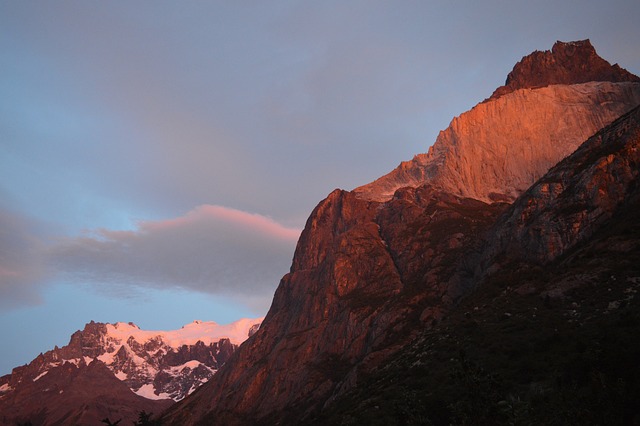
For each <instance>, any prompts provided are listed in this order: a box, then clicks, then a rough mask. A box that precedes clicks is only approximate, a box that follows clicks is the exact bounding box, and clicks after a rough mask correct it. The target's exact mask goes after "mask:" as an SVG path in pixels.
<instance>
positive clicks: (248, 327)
mask: <svg viewBox="0 0 640 426" xmlns="http://www.w3.org/2000/svg"><path fill="white" fill-rule="evenodd" d="M261 321H262V318H257V319H248V318H244V319H241V320H237V321H235V322H233V323H230V324H226V325H220V324H217V323H215V322H213V321H198V320H196V321H194V322H192V323H189V324H186V325H185V326H183V327H182V328H180V329H178V330H169V331H162V330H160V331H158V330H155V331H154V330H152V331H148V330H141V329H140V328H139V327H138V326H136V325H135V324H133V323H123V322H119V323H115V324H109V323H96V322H94V321H91V322H89V323H88V324H86V325H85V327H84V329H82V330H78V331H76V332H75V333H73V334H72V335H71V338H70V340H69V344H68V345H66V346H63V347H61V348H58V347H57V346H56V347H55V348H54V349H53V350H51V351H48V352H45V353H41V354H40V355H39V356H37V357H36V358H35V359H34V360H33V361H32V362H30V363H29V364H27V365H24V366H21V367H16V368H14V369H13V371H12V373H11V374H8V375H6V376H3V377H0V412H2V413H3V416H0V424H12V421H15V419H21V418H22V419H33V420H35V419H39V418H41V417H42V421H43V422H44V423H42V424H69V425H72V424H76V423H74V422H75V421H77V419H76V420H73V419H74V418H76V417H75V416H76V415H80V414H78V413H76V412H75V411H74V410H76V409H77V408H78V407H75V408H74V407H72V408H69V407H68V405H71V404H70V403H69V402H67V403H65V404H63V405H64V407H65V408H64V410H62V409H59V408H56V405H57V404H53V403H52V404H45V405H46V411H47V412H48V413H49V414H48V415H44V414H38V410H37V406H36V405H33V404H29V401H27V400H26V399H27V396H28V395H29V394H33V393H38V392H48V391H50V390H51V388H52V386H53V385H52V383H53V384H55V389H56V390H57V391H58V393H57V394H52V398H53V400H59V401H64V400H65V398H67V396H68V395H72V394H75V395H76V396H75V397H74V402H73V403H74V404H76V405H78V406H80V407H81V406H82V405H83V401H84V403H85V404H86V401H88V400H90V399H91V398H94V396H95V397H97V396H96V392H98V395H102V396H101V398H104V399H105V401H111V403H107V402H103V403H102V404H101V407H102V408H101V409H100V410H98V411H96V412H94V413H93V415H95V416H99V415H106V414H108V413H109V412H114V413H120V414H121V415H122V416H123V418H124V419H127V420H128V419H131V420H135V419H136V416H137V414H138V411H141V410H144V411H153V412H156V413H157V412H159V411H161V410H162V409H164V408H166V407H167V406H168V405H170V404H172V403H173V402H175V401H179V400H181V399H183V398H184V397H185V396H187V395H188V394H189V393H191V392H193V391H194V390H195V389H197V388H198V387H199V386H200V385H202V383H205V382H206V381H207V380H209V379H210V378H211V377H212V376H213V375H214V374H215V372H216V371H217V370H218V368H219V367H220V366H221V365H222V364H224V363H225V362H226V361H227V359H228V358H229V357H230V356H231V354H232V353H233V352H234V351H235V350H236V348H237V347H238V346H239V345H240V344H241V343H242V342H243V341H244V340H246V338H248V337H249V336H250V335H252V334H253V333H255V331H256V330H257V328H258V327H259V324H260V323H261ZM63 372H67V373H63ZM64 374H68V375H69V376H70V379H64V380H63V379H61V378H60V377H61V375H62V376H64ZM85 376H92V377H94V379H95V380H96V381H98V382H101V383H103V387H104V389H102V390H100V389H84V388H82V389H78V388H77V387H78V386H84V387H86V386H90V381H87V377H85ZM54 378H55V379H54ZM84 394H86V401H85V397H84V396H83V395H84ZM118 401H120V402H118ZM124 401H127V402H126V403H125V402H124ZM152 401H155V402H152ZM114 404H115V405H114ZM136 408H137V409H138V410H136ZM61 410H62V411H64V412H62V411H61ZM66 410H68V411H69V412H67V411H66ZM8 413H11V414H10V416H11V417H10V418H9V417H6V416H8V415H9V414H8ZM56 413H57V414H56ZM100 413H102V414H100ZM45 414H46V413H45ZM82 418H83V419H84V420H83V421H86V422H88V423H89V424H91V423H92V420H93V421H94V422H95V421H96V420H100V419H98V418H97V417H96V418H95V419H91V418H89V417H87V416H84V417H82ZM52 419H57V420H55V421H53V420H52Z"/></svg>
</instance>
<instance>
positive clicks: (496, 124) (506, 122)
mask: <svg viewBox="0 0 640 426" xmlns="http://www.w3.org/2000/svg"><path fill="white" fill-rule="evenodd" d="M639 104H640V83H611V82H591V83H584V84H576V85H569V86H565V85H555V86H549V87H543V88H538V89H519V90H516V91H514V92H512V93H509V94H506V95H504V96H501V97H499V98H497V99H493V100H491V101H488V102H483V103H480V104H478V105H476V106H475V107H474V108H472V109H471V110H470V111H468V112H465V113H463V114H461V115H460V116H459V117H456V118H454V119H453V120H452V121H451V124H450V125H449V127H448V128H447V129H446V130H444V131H442V132H440V134H439V135H438V138H437V139H436V142H435V143H434V144H433V146H432V147H431V148H429V152H428V153H426V154H418V155H416V156H415V157H414V158H413V159H412V160H411V161H407V162H403V163H401V164H400V166H398V167H397V168H396V169H395V170H393V171H392V172H390V173H389V174H387V175H385V176H382V177H381V178H379V179H377V180H375V181H373V182H372V183H369V184H367V185H364V186H361V187H359V188H356V189H354V192H355V193H356V194H357V195H358V197H360V198H363V199H367V200H377V201H384V200H388V199H390V198H391V197H392V196H393V193H394V192H395V191H396V190H397V189H398V188H402V187H405V186H412V187H416V186H419V185H422V184H423V183H427V182H428V183H430V184H431V185H433V186H435V187H437V188H440V189H442V190H443V191H445V192H450V193H452V194H456V195H459V196H462V197H470V198H475V199H478V200H482V201H485V202H493V201H513V200H514V199H515V198H516V197H517V196H518V195H520V194H521V193H522V192H523V191H524V190H525V189H527V188H528V187H529V186H531V185H532V184H533V183H534V182H535V181H536V180H537V179H539V178H540V177H541V176H542V175H543V174H544V173H546V172H547V170H549V168H550V167H551V166H553V165H554V164H556V163H557V162H558V161H560V160H562V159H563V158H564V157H566V156H567V155H569V154H571V153H572V152H573V151H575V149H576V148H577V147H578V146H579V145H580V143H582V142H584V141H585V140H586V139H587V138H588V137H590V136H591V135H593V134H594V133H595V132H596V131H598V130H599V129H601V128H602V127H604V126H606V125H608V124H609V123H611V122H612V121H613V120H615V119H616V118H618V117H619V116H620V115H622V114H624V113H626V112H628V111H629V110H631V109H632V108H634V107H635V106H637V105H639Z"/></svg>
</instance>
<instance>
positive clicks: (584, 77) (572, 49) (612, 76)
mask: <svg viewBox="0 0 640 426" xmlns="http://www.w3.org/2000/svg"><path fill="white" fill-rule="evenodd" d="M590 81H610V82H614V83H619V82H623V81H632V82H640V78H639V77H638V76H636V75H633V74H631V73H630V72H629V71H627V70H625V69H624V68H621V67H620V66H619V65H618V64H614V65H611V64H610V63H609V62H607V61H606V60H604V59H602V58H601V57H600V56H598V54H597V53H596V49H595V48H594V47H593V45H592V44H591V41H590V40H589V39H586V40H580V41H570V42H562V41H556V43H555V44H554V45H553V47H552V48H551V50H545V51H535V52H533V53H531V54H530V55H527V56H525V57H523V58H522V60H520V62H518V63H517V64H516V65H515V66H514V67H513V70H512V71H511V72H510V73H509V75H508V76H507V81H506V82H505V85H504V86H501V87H499V88H497V89H496V90H495V91H494V92H493V95H491V98H490V99H496V98H499V97H500V96H503V95H506V94H507V93H511V92H513V91H515V90H518V89H526V88H536V87H544V86H549V85H552V84H580V83H587V82H590Z"/></svg>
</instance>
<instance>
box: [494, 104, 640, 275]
mask: <svg viewBox="0 0 640 426" xmlns="http://www.w3.org/2000/svg"><path fill="white" fill-rule="evenodd" d="M639 166H640V107H638V108H635V109H634V110H632V111H631V112H629V113H627V114H625V115H624V116H622V117H621V118H620V119H618V120H616V121H615V122H614V123H613V124H611V125H610V126H608V127H607V128H605V129H603V130H601V131H600V132H598V133H596V134H595V135H594V136H593V137H591V138H590V139H589V140H587V141H586V142H585V143H584V144H582V145H581V146H580V148H579V149H578V150H577V151H576V152H575V153H574V154H572V155H571V156H569V157H567V158H566V159H565V160H563V161H562V162H560V163H559V164H558V165H556V166H555V167H553V168H552V169H551V170H550V171H549V172H548V173H547V174H546V175H545V176H544V177H543V178H542V179H540V180H539V181H538V182H536V184H535V185H533V186H532V187H531V188H530V189H529V190H528V191H527V192H525V193H524V194H523V195H522V196H521V197H520V198H518V200H516V202H515V203H514V204H513V205H512V206H511V207H510V208H509V210H508V211H507V212H505V215H504V216H503V217H502V218H501V219H500V220H499V221H498V222H497V224H496V226H495V227H494V228H493V229H492V231H491V233H490V234H489V236H488V237H487V240H488V241H489V243H490V247H489V248H488V249H487V251H486V253H485V258H486V259H490V262H492V263H493V264H491V265H486V266H485V267H486V269H487V270H495V269H496V268H497V267H498V265H499V263H500V262H501V261H502V262H504V261H505V260H506V261H509V262H513V261H527V262H534V263H538V264H545V263H548V262H551V261H553V260H555V259H556V258H558V257H559V256H560V255H562V254H564V253H567V251H569V250H570V249H571V248H572V247H574V246H575V245H576V244H578V243H580V242H581V241H584V240H586V239H588V238H589V237H591V236H592V235H593V234H594V232H596V231H597V230H598V229H600V228H602V227H603V226H604V225H605V224H606V223H607V222H609V221H610V220H611V219H612V217H613V216H614V215H615V214H618V213H619V211H620V210H621V209H623V208H624V206H625V205H627V204H629V203H636V204H637V202H638V201H639V199H640V191H639V190H638V188H639V186H638V184H639V183H640V180H639V177H640V167H639ZM635 213H636V215H637V211H636V212H635ZM486 261H487V262H488V260H486Z"/></svg>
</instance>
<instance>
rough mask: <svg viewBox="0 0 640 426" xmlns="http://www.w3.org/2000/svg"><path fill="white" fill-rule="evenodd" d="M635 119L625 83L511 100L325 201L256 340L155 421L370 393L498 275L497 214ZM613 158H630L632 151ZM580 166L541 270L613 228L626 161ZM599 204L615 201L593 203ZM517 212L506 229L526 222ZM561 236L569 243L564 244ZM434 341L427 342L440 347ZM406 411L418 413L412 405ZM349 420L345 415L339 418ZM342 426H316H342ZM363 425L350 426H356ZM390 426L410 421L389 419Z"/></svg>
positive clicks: (631, 179)
mask: <svg viewBox="0 0 640 426" xmlns="http://www.w3.org/2000/svg"><path fill="white" fill-rule="evenodd" d="M574 48H575V51H573V53H572V54H571V52H572V50H573V49H574ZM554 50H555V52H556V53H555V54H554V53H553V52H552V53H550V55H551V56H550V58H551V59H549V61H551V62H554V61H555V62H558V61H560V59H558V58H565V57H566V58H570V57H571V55H573V56H576V55H578V58H577V59H578V60H577V63H576V64H575V67H577V69H580V66H581V65H580V64H581V63H586V64H591V63H596V64H597V61H596V60H595V59H593V58H592V57H591V56H592V55H591V53H589V52H590V51H592V50H593V47H592V46H591V45H590V43H589V42H579V43H576V44H575V45H571V44H563V45H559V44H558V45H557V46H554ZM583 51H584V54H583ZM535 55H537V54H534V56H535ZM542 55H543V56H544V55H545V54H544V53H542ZM582 55H584V56H585V57H587V59H588V60H587V61H586V62H584V61H582V59H581V57H582ZM545 57H546V56H545ZM589 58H591V59H589ZM543 59H544V58H543ZM525 62H526V61H525ZM534 62H535V61H534ZM572 67H573V66H568V65H567V66H564V68H562V67H561V68H560V69H573V68H572ZM525 68H526V67H525ZM525 74H526V73H525ZM515 75H516V77H517V75H518V73H516V74H515ZM516 77H514V79H515V80H517V78H516ZM515 80H514V81H515ZM514 84H515V83H514ZM638 104H640V84H639V83H637V82H633V81H622V82H615V81H614V82H611V81H588V82H580V83H576V81H574V80H572V81H570V83H568V84H554V85H550V86H549V85H545V87H537V88H518V89H514V90H513V91H511V92H509V93H506V94H504V95H502V96H500V97H496V98H495V99H491V100H490V101H488V102H483V103H481V104H479V105H477V106H476V107H475V108H473V109H472V110H471V111H469V112H467V113H464V114H462V115H461V116H460V117H457V118H454V119H453V121H452V122H451V125H450V126H449V128H447V129H446V130H445V131H443V132H441V133H440V135H439V136H438V139H437V141H436V143H435V144H434V145H433V147H432V148H431V149H430V150H429V152H428V153H427V154H419V155H417V156H416V157H415V158H414V159H413V160H411V161H409V162H406V163H403V164H401V165H400V167H398V168H397V169H396V170H394V171H392V172H391V173H389V174H388V175H385V176H383V177H382V178H380V179H378V180H376V181H375V182H373V183H371V184H368V185H365V186H363V187H360V188H356V189H355V190H353V191H342V190H335V191H333V192H332V193H331V194H329V195H328V197H327V198H326V199H325V200H323V201H321V202H320V203H319V204H318V206H317V207H316V208H315V209H314V211H313V212H312V213H311V215H310V217H309V219H308V221H307V223H306V226H305V229H304V231H303V232H302V234H301V236H300V239H299V241H298V245H297V247H296V251H295V254H294V259H293V262H292V267H291V271H290V273H288V274H287V275H285V276H284V277H283V278H282V280H281V282H280V285H279V286H278V289H277V290H276V293H275V295H274V300H273V303H272V305H271V308H270V310H269V313H268V314H267V317H266V318H265V321H264V322H263V324H262V326H261V327H260V330H258V332H257V333H255V335H254V336H253V338H252V339H250V340H249V341H248V342H247V344H245V345H242V346H241V347H240V348H239V350H238V351H237V352H236V353H235V354H234V356H233V358H232V359H231V360H230V362H229V363H227V364H225V365H224V366H223V367H222V368H221V369H220V371H219V372H218V373H217V374H216V375H215V376H214V378H213V379H212V380H211V381H209V382H208V383H207V384H206V385H204V386H203V387H202V388H201V389H200V390H199V391H198V392H196V393H194V394H193V395H191V396H189V397H188V398H186V399H185V400H184V401H181V402H180V403H179V404H176V405H174V406H173V407H172V408H170V409H169V410H168V411H167V412H165V414H164V417H163V421H165V423H166V424H170V425H181V426H183V425H191V424H212V423H221V424H228V425H236V424H237V425H243V424H249V423H250V424H302V423H305V424H306V423H309V422H307V420H310V419H313V418H316V419H319V418H320V417H318V416H321V415H322V413H323V411H324V410H326V409H327V407H331V405H332V404H333V403H334V402H335V401H337V400H339V399H340V398H341V397H343V396H345V395H347V394H348V393H349V392H350V391H352V390H353V389H355V388H357V387H358V386H360V387H362V388H366V390H365V392H367V391H373V389H369V388H367V381H366V378H367V377H370V375H371V374H373V373H374V371H376V370H377V369H378V371H379V370H382V369H383V367H384V366H385V365H387V364H388V363H389V362H390V361H392V360H393V357H394V356H395V354H397V353H398V350H400V348H403V347H406V346H407V344H408V343H409V342H411V341H415V339H416V338H417V337H418V335H419V334H420V333H421V332H422V331H423V330H429V329H430V328H432V327H436V326H437V325H438V324H440V323H441V321H442V320H443V318H445V317H446V316H447V315H448V314H449V313H450V312H451V311H452V310H454V309H455V307H456V306H457V304H458V303H459V302H460V300H462V299H463V298H464V297H465V296H468V295H469V294H471V293H472V289H474V288H476V286H477V285H478V284H479V281H478V280H477V277H478V270H480V268H479V267H478V265H479V264H480V263H481V262H482V261H485V262H486V263H488V264H490V265H491V266H492V265H493V264H496V263H498V261H499V260H496V259H495V258H494V257H493V256H490V257H489V260H487V259H484V258H483V255H486V253H485V251H486V250H487V246H488V245H489V244H488V243H487V242H486V241H484V240H483V238H484V236H485V235H486V233H487V232H488V231H489V230H490V229H491V227H492V226H493V225H495V224H496V223H498V222H499V221H500V220H503V219H499V218H500V217H501V216H500V215H501V214H504V212H505V211H507V210H508V209H509V208H510V207H509V204H508V203H505V202H504V201H513V200H516V199H520V200H526V203H525V204H526V206H525V207H527V206H537V205H543V204H542V202H543V200H544V199H543V198H541V197H543V196H544V194H547V193H549V191H555V189H554V188H556V187H560V186H563V185H569V184H571V183H572V182H573V181H574V179H566V180H565V179H563V178H561V177H554V178H553V180H554V185H555V186H554V185H550V186H542V187H541V188H540V191H537V192H534V193H533V195H532V197H530V198H527V197H524V198H518V197H520V196H521V194H522V193H525V194H529V193H527V192H526V191H527V189H528V188H530V187H531V186H532V184H534V183H535V182H536V181H538V180H539V179H540V178H541V177H542V176H544V175H545V174H546V173H547V172H548V170H549V169H550V168H551V167H553V166H554V165H555V164H557V163H558V162H559V161H560V160H561V159H563V158H565V157H566V156H567V155H569V154H571V153H572V152H573V151H575V149H576V148H577V147H578V146H580V145H581V144H582V143H583V142H584V141H585V140H587V139H588V138H589V137H590V136H592V135H593V134H594V133H596V132H597V131H598V130H600V129H601V128H603V127H605V126H607V125H609V124H610V123H612V122H614V120H616V119H617V118H619V117H620V116H621V115H623V114H624V113H627V112H628V111H630V110H632V109H634V108H635V107H636V106H637V105H638ZM634 126H635V124H634ZM612 129H614V130H610V131H609V133H611V134H612V135H613V136H615V135H617V134H618V131H619V130H620V129H621V127H613V128H612ZM630 132H631V130H630ZM609 133H607V134H609ZM616 137H617V136H616ZM592 144H593V142H592ZM625 146H627V147H628V148H629V150H631V151H633V150H637V144H626V143H625ZM589 152H590V153H591V154H593V155H591V154H587V155H586V156H585V158H584V162H575V157H574V158H573V160H572V162H571V163H566V164H565V166H566V167H567V168H568V169H572V168H575V167H578V168H583V169H589V172H588V173H585V174H583V175H581V177H577V176H576V182H578V183H576V185H575V188H576V189H575V191H576V194H573V195H572V197H573V198H574V199H575V200H578V201H580V200H581V198H580V197H581V196H582V197H583V198H584V196H586V195H588V196H589V197H588V198H589V199H588V200H586V201H587V206H585V209H582V210H585V211H584V212H583V211H582V210H581V211H580V212H577V213H579V214H582V215H583V216H584V218H586V219H585V220H584V221H582V222H580V221H578V222H576V223H578V225H579V228H580V230H572V229H569V230H567V229H565V228H564V224H563V227H562V228H561V229H559V231H558V233H554V234H553V235H554V238H555V236H556V235H559V237H557V238H555V239H554V240H553V241H551V242H552V243H554V244H555V245H554V246H553V248H554V250H556V251H554V252H553V254H554V256H560V255H562V254H563V253H565V251H566V250H567V249H568V248H570V247H571V244H574V246H573V247H575V244H577V243H578V242H580V241H583V237H584V238H588V235H591V234H590V233H588V232H586V231H581V230H582V229H585V230H586V229H587V227H588V226H593V227H594V228H596V227H598V228H599V227H602V226H603V223H604V222H602V221H598V218H601V219H602V220H604V219H606V218H607V217H609V218H611V217H613V215H614V214H615V210H617V207H616V206H617V205H619V204H620V203H618V201H619V200H623V199H625V198H626V196H627V193H628V192H629V189H630V188H632V187H633V184H634V183H636V184H637V173H636V174H633V173H627V171H628V170H629V169H632V168H633V167H632V164H633V165H635V166H636V169H637V161H638V160H637V158H636V156H629V157H630V159H631V160H630V162H627V163H625V162H624V161H616V157H618V156H622V157H624V156H625V152H626V151H615V152H614V151H610V152H608V154H611V156H612V157H611V158H609V157H608V156H606V157H605V158H604V159H602V158H600V157H601V156H600V153H597V152H596V151H589ZM633 152H635V151H633ZM596 154H598V155H596ZM605 160H606V161H605ZM618 163H620V166H619V167H618ZM610 165H613V166H611V167H609V166H610ZM614 166H615V167H614ZM600 169H602V170H605V171H606V172H607V173H609V172H610V173H613V174H614V176H615V174H617V173H623V172H624V173H627V175H628V176H627V175H625V176H626V178H625V179H624V184H623V185H621V186H620V187H618V186H616V184H615V182H609V183H607V184H606V185H604V184H603V185H600V184H599V182H605V183H606V181H605V180H603V181H601V180H600V179H597V178H596V177H597V176H596V174H594V173H592V172H595V171H597V170H600ZM605 174H606V173H605ZM556 184H558V185H559V186H558V185H556ZM600 190H603V191H604V192H609V193H611V194H618V195H617V196H616V197H606V196H604V195H602V194H600ZM569 195H570V194H569V193H567V194H566V196H567V197H568V196H569ZM562 201H563V200H559V201H558V203H557V204H556V203H554V204H547V205H552V206H553V207H552V210H551V211H549V212H546V211H543V212H542V213H544V214H545V216H544V217H543V216H540V217H543V218H544V219H545V221H544V223H539V222H535V223H533V224H532V225H531V226H528V227H527V229H526V230H524V231H522V233H523V234H524V233H525V231H526V232H530V233H532V234H533V235H534V237H537V236H538V235H540V234H542V235H544V234H545V232H544V231H545V229H546V228H547V227H549V222H552V221H553V220H554V219H553V218H554V217H556V216H563V217H564V216H566V214H567V212H566V211H563V210H562ZM520 204H521V202H517V203H516V204H513V205H515V206H519V205H520ZM609 205H611V206H612V207H611V208H610V209H609V208H608V207H607V206H609ZM605 207H607V208H606V209H605ZM530 210H531V209H524V211H525V213H527V212H529V211H530ZM603 211H604V212H605V213H602V212H603ZM636 211H637V210H636ZM519 212H520V210H517V211H516V214H515V224H516V225H518V224H520V223H522V222H523V220H525V219H526V217H525V218H523V217H522V215H520V214H518V213H519ZM533 213H536V214H538V212H535V211H534V212H533ZM547 213H548V215H547ZM570 213H571V212H570ZM583 216H580V217H583ZM503 217H504V216H503ZM549 218H550V219H549ZM587 222H588V223H587ZM509 223H510V221H509ZM569 224H570V223H567V226H568V225H569ZM500 229H502V228H500ZM510 229H511V228H510ZM494 232H495V233H496V234H495V235H498V236H497V237H496V239H499V241H500V242H501V244H499V246H498V247H497V248H496V249H494V251H495V252H496V253H497V252H498V251H499V250H502V249H503V248H504V247H506V248H507V249H509V246H508V244H509V242H510V241H511V240H509V239H508V238H507V237H503V236H502V234H501V233H499V230H498V231H494ZM564 236H573V237H575V238H573V237H572V238H573V239H571V240H570V241H568V242H567V241H564V240H563V238H564ZM502 241H505V243H504V245H503V244H502ZM559 242H560V243H562V244H558V243H559ZM531 244H532V247H535V248H542V251H543V252H544V250H545V249H546V246H547V245H548V241H547V240H544V239H542V240H540V239H533V238H532V243H531ZM508 251H509V250H508ZM511 251H515V250H511ZM493 254H494V253H493V252H491V253H489V255H493ZM483 259H484V260H483ZM489 304H490V302H487V305H489ZM508 314H509V315H511V313H508ZM448 333H449V331H447V332H446V333H443V334H441V335H439V336H438V339H439V340H440V341H445V340H447V339H448V337H449V334H448ZM484 343H486V342H483V344H484ZM429 357H435V358H437V357H438V354H437V353H435V352H431V353H430V354H429V355H428V357H425V358H424V359H423V360H420V362H416V365H419V364H421V363H423V362H428V361H429ZM435 374H438V372H435ZM444 380H447V379H446V378H445V379H444ZM385 386H386V384H385ZM458 391H460V389H458ZM479 392H480V393H482V391H479ZM405 396H408V394H403V397H405ZM407 399H410V398H407ZM412 402H415V403H416V404H417V405H420V403H419V400H418V399H415V400H412ZM434 406H435V405H434ZM359 408H360V407H357V406H353V405H352V406H349V407H348V409H349V410H350V415H351V414H354V413H355V412H357V411H358V409H359ZM379 408H380V406H376V407H375V409H373V408H372V410H371V411H369V413H368V414H371V413H376V412H377V410H378V409H379ZM373 415H374V416H377V414H373ZM395 415H397V416H399V414H398V413H396V414H395ZM399 418H400V417H396V419H399ZM375 419H376V420H380V419H381V417H380V418H379V417H375ZM343 420H344V421H342V422H327V423H326V424H346V423H353V424H356V423H358V422H357V421H356V422H353V421H351V420H350V418H349V417H345V418H344V419H343ZM368 420H369V421H363V422H360V423H362V424H366V423H371V418H370V419H368ZM382 421H383V422H384V420H382ZM321 423H322V422H319V424H321ZM388 423H389V424H393V423H394V422H393V421H391V422H388ZM397 423H398V424H405V423H411V421H410V420H408V418H406V417H405V418H401V420H399V421H398V422H397ZM415 423H418V421H416V422H415ZM443 424H450V422H444V423H443ZM486 424H493V423H486Z"/></svg>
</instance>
